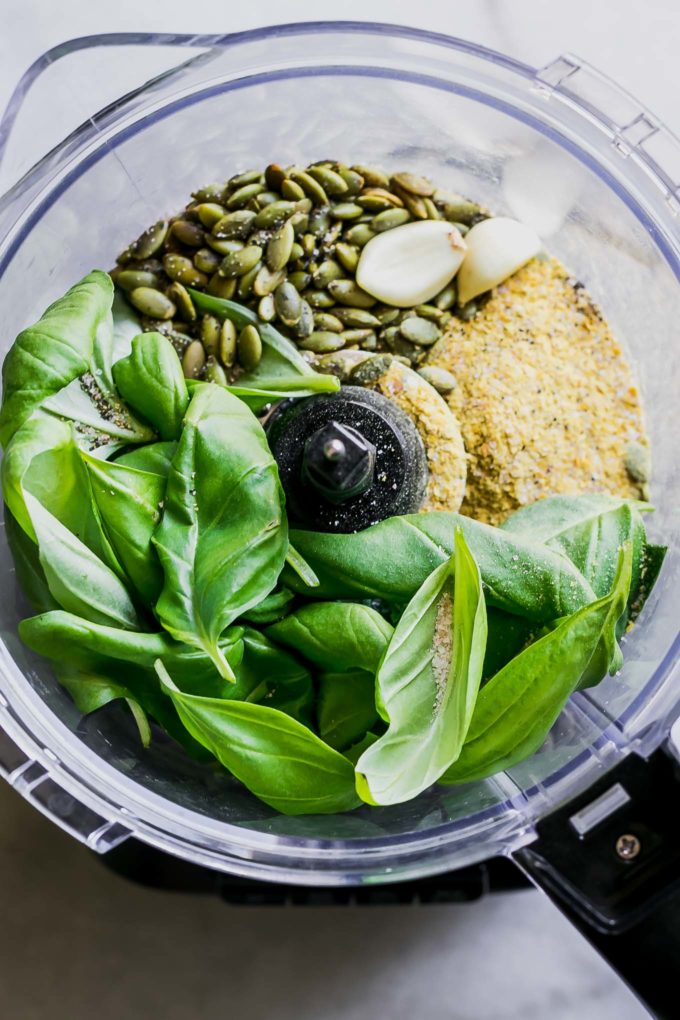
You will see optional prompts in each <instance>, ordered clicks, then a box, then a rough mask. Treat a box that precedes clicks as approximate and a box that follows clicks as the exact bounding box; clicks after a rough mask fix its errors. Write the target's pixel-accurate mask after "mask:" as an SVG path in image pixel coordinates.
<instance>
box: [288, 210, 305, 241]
mask: <svg viewBox="0 0 680 1020" xmlns="http://www.w3.org/2000/svg"><path fill="white" fill-rule="evenodd" d="M290 222H291V225H292V227H293V230H294V232H295V236H296V237H299V236H300V235H301V234H304V233H305V231H306V230H307V228H308V226H309V214H308V213H304V212H300V211H298V212H294V213H293V215H292V216H291V218H290Z"/></svg>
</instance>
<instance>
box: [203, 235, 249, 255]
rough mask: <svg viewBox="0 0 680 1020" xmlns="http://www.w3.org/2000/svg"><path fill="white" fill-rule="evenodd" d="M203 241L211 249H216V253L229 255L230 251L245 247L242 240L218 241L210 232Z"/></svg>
mask: <svg viewBox="0 0 680 1020" xmlns="http://www.w3.org/2000/svg"><path fill="white" fill-rule="evenodd" d="M205 242H206V244H207V245H208V246H209V247H210V248H211V249H212V250H213V251H216V252H217V254H218V255H229V253H230V252H232V251H239V250H240V249H241V248H244V247H245V242H244V241H236V240H234V241H231V240H225V241H220V240H218V239H217V238H216V237H213V236H212V234H208V235H207V237H206V239H205Z"/></svg>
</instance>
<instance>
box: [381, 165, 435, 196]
mask: <svg viewBox="0 0 680 1020" xmlns="http://www.w3.org/2000/svg"><path fill="white" fill-rule="evenodd" d="M390 183H392V184H396V185H397V187H398V188H402V189H403V190H404V191H408V192H410V194H412V195H419V196H420V197H422V198H430V197H431V196H432V195H433V194H434V187H433V185H432V182H431V181H428V179H427V177H421V175H420V174H412V173H409V172H408V171H404V172H402V173H398V174H394V175H393V177H392V180H391V182H390Z"/></svg>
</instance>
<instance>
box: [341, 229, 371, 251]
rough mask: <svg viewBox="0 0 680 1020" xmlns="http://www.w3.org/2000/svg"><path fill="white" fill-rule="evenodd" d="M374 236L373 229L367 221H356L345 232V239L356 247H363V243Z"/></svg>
mask: <svg viewBox="0 0 680 1020" xmlns="http://www.w3.org/2000/svg"><path fill="white" fill-rule="evenodd" d="M374 237H375V231H374V230H372V229H371V227H370V226H369V224H368V223H357V224H356V225H355V226H353V227H350V228H349V230H347V231H346V232H345V241H347V243H348V244H351V245H354V246H355V247H357V248H363V247H364V245H365V244H368V242H369V241H370V240H371V239H372V238H374Z"/></svg>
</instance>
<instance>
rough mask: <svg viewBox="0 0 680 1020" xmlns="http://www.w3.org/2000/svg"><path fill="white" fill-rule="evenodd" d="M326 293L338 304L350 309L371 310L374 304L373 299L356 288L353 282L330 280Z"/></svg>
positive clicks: (359, 288)
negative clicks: (347, 306)
mask: <svg viewBox="0 0 680 1020" xmlns="http://www.w3.org/2000/svg"><path fill="white" fill-rule="evenodd" d="M328 292H329V294H330V295H331V297H333V298H334V299H335V300H336V301H339V302H340V304H342V305H349V306H351V307H352V308H372V307H373V305H374V304H375V298H374V297H373V296H372V295H371V294H367V293H366V291H365V290H362V289H361V287H359V286H357V284H356V283H355V282H354V280H331V282H330V283H329V284H328Z"/></svg>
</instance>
